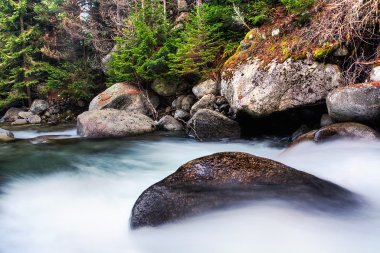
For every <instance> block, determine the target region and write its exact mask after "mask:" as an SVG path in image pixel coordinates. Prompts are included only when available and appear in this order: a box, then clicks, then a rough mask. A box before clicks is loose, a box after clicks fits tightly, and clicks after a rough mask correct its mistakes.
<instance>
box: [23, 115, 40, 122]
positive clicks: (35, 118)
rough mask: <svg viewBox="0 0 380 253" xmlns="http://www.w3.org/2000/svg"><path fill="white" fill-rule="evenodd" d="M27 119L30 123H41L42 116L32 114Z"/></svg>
mask: <svg viewBox="0 0 380 253" xmlns="http://www.w3.org/2000/svg"><path fill="white" fill-rule="evenodd" d="M26 121H28V122H29V123H30V124H39V123H41V121H42V119H41V117H40V116H38V115H33V114H32V115H29V116H28V117H27V118H26Z"/></svg>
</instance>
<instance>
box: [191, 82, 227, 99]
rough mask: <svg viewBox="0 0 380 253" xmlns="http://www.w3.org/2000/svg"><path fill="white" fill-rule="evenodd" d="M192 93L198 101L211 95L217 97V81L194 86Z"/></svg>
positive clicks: (218, 91) (218, 90)
mask: <svg viewBox="0 0 380 253" xmlns="http://www.w3.org/2000/svg"><path fill="white" fill-rule="evenodd" d="M192 92H193V94H194V95H195V96H196V97H197V98H198V99H200V98H202V97H203V96H205V95H208V94H213V95H215V96H216V95H219V93H220V89H219V84H218V81H215V80H212V79H208V80H206V81H204V82H201V83H199V84H197V85H195V86H194V87H193V88H192Z"/></svg>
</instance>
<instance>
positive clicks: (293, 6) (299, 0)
mask: <svg viewBox="0 0 380 253" xmlns="http://www.w3.org/2000/svg"><path fill="white" fill-rule="evenodd" d="M280 1H281V3H282V4H284V5H285V7H286V9H287V10H288V11H289V12H290V13H294V14H302V13H304V12H306V11H307V10H308V9H309V8H310V7H311V6H313V4H314V0H280Z"/></svg>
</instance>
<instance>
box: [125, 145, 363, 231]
mask: <svg viewBox="0 0 380 253" xmlns="http://www.w3.org/2000/svg"><path fill="white" fill-rule="evenodd" d="M267 199H280V200H285V201H289V202H292V203H296V205H295V206H299V205H300V204H301V205H302V204H303V205H305V206H306V207H310V208H316V209H318V210H324V211H330V210H331V211H333V210H342V209H345V208H352V207H355V206H356V205H357V204H358V202H357V199H356V196H355V195H354V194H353V193H351V192H349V191H348V190H346V189H344V188H342V187H340V186H338V185H335V184H333V183H330V182H328V181H325V180H323V179H319V178H317V177H315V176H313V175H310V174H307V173H305V172H301V171H298V170H295V169H293V168H290V167H288V166H286V165H284V164H281V163H279V162H275V161H272V160H269V159H265V158H261V157H257V156H253V155H250V154H247V153H238V152H226V153H216V154H213V155H209V156H205V157H201V158H198V159H195V160H193V161H190V162H188V163H186V164H184V165H182V166H181V167H180V168H179V169H178V170H177V171H176V172H174V173H173V174H171V175H170V176H168V177H167V178H165V179H163V180H162V181H160V182H158V183H156V184H154V185H152V186H151V187H149V188H148V189H146V190H145V191H144V192H143V193H142V194H141V195H140V197H139V198H138V199H137V201H136V203H135V205H134V207H133V209H132V215H131V219H130V225H131V228H133V229H136V228H139V227H144V226H158V225H161V224H165V223H168V222H174V221H178V220H181V219H184V218H187V217H191V216H195V215H200V214H202V213H205V212H207V211H210V210H213V209H218V208H225V207H230V206H233V205H236V204H242V203H254V202H257V201H260V200H267Z"/></svg>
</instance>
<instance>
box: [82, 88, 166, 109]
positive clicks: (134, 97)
mask: <svg viewBox="0 0 380 253" xmlns="http://www.w3.org/2000/svg"><path fill="white" fill-rule="evenodd" d="M158 104H159V99H158V97H157V96H155V95H154V94H153V93H151V92H148V91H146V90H143V89H140V88H138V87H137V86H136V85H133V84H130V83H116V84H114V85H112V86H111V87H109V88H108V89H106V90H105V91H103V92H102V93H100V94H99V95H97V96H96V97H95V98H94V99H93V100H92V101H91V103H90V106H89V110H90V111H93V110H101V109H105V108H113V109H119V110H126V111H128V112H136V113H142V114H145V115H150V114H152V112H153V111H154V110H155V109H156V108H157V106H158Z"/></svg>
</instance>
